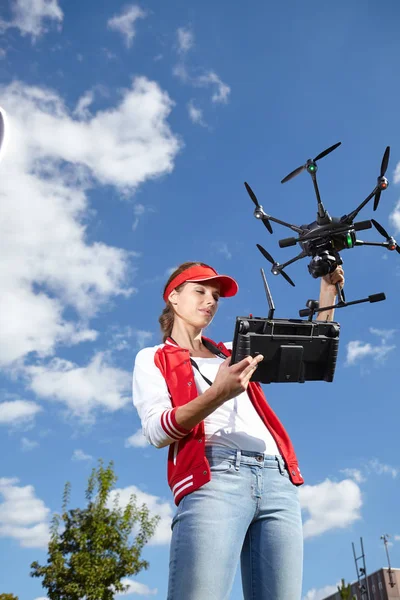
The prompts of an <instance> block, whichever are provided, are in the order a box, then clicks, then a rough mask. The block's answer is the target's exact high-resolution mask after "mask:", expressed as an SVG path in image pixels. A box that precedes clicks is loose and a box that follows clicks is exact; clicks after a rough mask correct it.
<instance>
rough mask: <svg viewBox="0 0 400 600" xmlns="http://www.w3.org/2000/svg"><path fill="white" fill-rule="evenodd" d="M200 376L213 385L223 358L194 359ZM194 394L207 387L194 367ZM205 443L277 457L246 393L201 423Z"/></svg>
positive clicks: (276, 449) (268, 435) (276, 448)
mask: <svg viewBox="0 0 400 600" xmlns="http://www.w3.org/2000/svg"><path fill="white" fill-rule="evenodd" d="M193 360H194V361H195V363H196V364H197V366H198V367H199V369H200V371H201V373H203V375H205V376H206V377H207V379H209V380H210V381H211V382H213V381H214V379H215V377H216V375H217V371H218V368H219V366H220V364H221V363H222V362H223V359H222V358H219V357H218V356H215V357H214V358H199V357H197V356H196V357H194V359H193ZM193 372H194V378H195V382H196V387H197V391H198V393H199V395H200V394H203V393H204V392H205V391H206V390H207V389H208V388H209V387H210V386H209V385H208V383H207V382H206V381H205V380H204V379H203V377H202V376H201V375H200V373H199V371H198V370H197V369H196V368H195V367H194V366H193ZM204 426H205V440H206V446H208V445H211V444H212V445H213V446H216V445H221V446H229V447H230V448H235V449H240V450H251V451H253V452H260V453H264V454H272V455H279V450H278V447H277V445H276V443H275V440H274V438H273V437H272V435H271V434H270V432H269V431H268V429H267V428H266V426H265V425H264V423H263V422H262V420H261V418H260V417H259V415H258V413H257V411H256V409H255V408H254V406H253V404H252V403H251V400H250V398H249V396H248V395H247V392H243V393H242V394H240V395H239V396H236V398H232V400H227V401H226V402H224V403H223V404H222V405H221V406H220V407H219V408H217V409H216V410H215V411H214V412H212V413H211V414H210V415H209V416H208V417H206V418H205V420H204Z"/></svg>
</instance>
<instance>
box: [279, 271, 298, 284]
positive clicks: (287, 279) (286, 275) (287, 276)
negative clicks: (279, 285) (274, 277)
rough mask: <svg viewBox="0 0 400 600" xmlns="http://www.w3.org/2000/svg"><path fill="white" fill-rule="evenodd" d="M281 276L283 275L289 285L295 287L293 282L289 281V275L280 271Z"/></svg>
mask: <svg viewBox="0 0 400 600" xmlns="http://www.w3.org/2000/svg"><path fill="white" fill-rule="evenodd" d="M281 275H283V277H284V278H285V279H286V281H287V282H288V283H290V285H292V286H293V287H296V286H295V285H294V283H293V281H292V280H291V279H290V277H289V275H288V274H287V273H285V271H281Z"/></svg>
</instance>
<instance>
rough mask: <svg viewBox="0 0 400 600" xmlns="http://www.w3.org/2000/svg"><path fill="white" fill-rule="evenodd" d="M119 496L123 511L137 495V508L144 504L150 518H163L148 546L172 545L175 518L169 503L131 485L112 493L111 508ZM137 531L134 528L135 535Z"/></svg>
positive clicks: (108, 504)
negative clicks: (172, 529) (132, 496)
mask: <svg viewBox="0 0 400 600" xmlns="http://www.w3.org/2000/svg"><path fill="white" fill-rule="evenodd" d="M117 494H119V506H121V508H122V509H124V508H125V506H126V505H127V504H128V502H129V500H130V497H131V495H132V494H135V495H136V504H137V506H139V507H140V506H142V504H143V503H144V504H146V506H147V507H148V509H149V513H150V517H154V516H155V515H159V516H160V517H161V519H160V521H159V522H158V525H157V528H156V531H155V534H154V536H153V537H152V538H150V540H149V542H148V546H164V545H167V544H169V543H170V541H171V534H172V532H171V522H172V517H173V508H172V506H171V504H170V503H169V502H163V501H162V500H161V499H160V498H159V497H157V496H152V495H151V494H147V493H146V492H142V490H140V489H139V488H138V487H136V486H135V485H131V486H129V487H126V488H119V489H116V490H112V492H110V495H109V499H108V503H107V506H108V507H109V508H112V507H113V502H114V499H115V496H116V495H117ZM137 531H138V530H137ZM137 531H136V529H135V528H134V530H133V532H134V534H136V533H137Z"/></svg>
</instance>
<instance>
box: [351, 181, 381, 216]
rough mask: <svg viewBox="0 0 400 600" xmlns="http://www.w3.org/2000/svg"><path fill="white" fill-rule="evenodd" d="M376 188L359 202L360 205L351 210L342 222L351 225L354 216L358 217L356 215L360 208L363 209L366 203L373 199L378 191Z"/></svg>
mask: <svg viewBox="0 0 400 600" xmlns="http://www.w3.org/2000/svg"><path fill="white" fill-rule="evenodd" d="M378 189H379V188H378V187H376V188H375V189H374V191H373V192H371V193H370V195H369V196H367V197H366V198H365V200H363V202H361V204H360V205H359V206H358V207H357V208H356V209H355V210H353V212H351V213H350V214H349V215H347V216H346V218H345V219H344V222H349V223H351V222H352V221H354V219H355V218H356V216H357V215H358V213H359V212H360V210H361V209H362V208H364V206H365V205H366V204H367V202H369V201H370V200H371V198H373V197H374V196H375V194H376V192H377V191H378Z"/></svg>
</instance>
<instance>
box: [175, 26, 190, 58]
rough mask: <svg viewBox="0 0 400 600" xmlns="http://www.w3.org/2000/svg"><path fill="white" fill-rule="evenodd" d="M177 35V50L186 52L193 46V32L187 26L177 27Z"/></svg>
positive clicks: (182, 52)
mask: <svg viewBox="0 0 400 600" xmlns="http://www.w3.org/2000/svg"><path fill="white" fill-rule="evenodd" d="M177 36H178V52H179V53H180V54H186V53H187V52H188V51H189V50H190V49H191V48H193V46H194V35H193V32H192V31H191V30H190V29H189V28H187V27H179V29H178V30H177Z"/></svg>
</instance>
